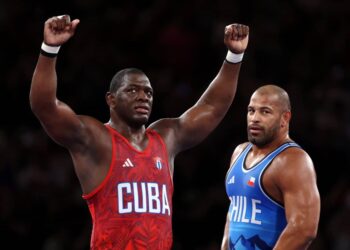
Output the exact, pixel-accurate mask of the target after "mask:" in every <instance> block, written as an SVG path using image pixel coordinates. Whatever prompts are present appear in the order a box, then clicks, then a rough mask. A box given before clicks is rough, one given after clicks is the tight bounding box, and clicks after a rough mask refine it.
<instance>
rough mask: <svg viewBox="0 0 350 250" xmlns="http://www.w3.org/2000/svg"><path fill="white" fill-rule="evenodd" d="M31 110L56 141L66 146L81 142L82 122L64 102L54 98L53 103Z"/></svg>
mask: <svg viewBox="0 0 350 250" xmlns="http://www.w3.org/2000/svg"><path fill="white" fill-rule="evenodd" d="M33 112H34V113H35V115H36V116H37V118H38V119H39V121H40V123H41V125H42V126H43V128H44V129H45V131H46V132H47V134H48V135H49V136H50V137H51V138H52V139H53V140H54V141H55V142H56V143H58V144H60V145H62V146H65V147H68V148H72V147H74V146H75V145H77V144H79V143H81V141H82V133H83V131H84V123H83V121H82V120H81V118H80V116H78V115H77V114H76V113H75V112H74V111H73V110H72V109H71V108H70V107H69V106H68V105H66V104H65V103H63V102H61V101H59V100H56V101H55V103H54V104H52V105H47V107H41V108H37V109H34V110H33Z"/></svg>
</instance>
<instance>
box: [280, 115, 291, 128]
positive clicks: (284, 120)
mask: <svg viewBox="0 0 350 250" xmlns="http://www.w3.org/2000/svg"><path fill="white" fill-rule="evenodd" d="M291 118H292V113H291V112H290V111H286V112H283V114H282V119H281V127H282V128H285V127H288V125H289V122H290V119H291Z"/></svg>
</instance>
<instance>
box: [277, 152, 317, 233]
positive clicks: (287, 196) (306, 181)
mask: <svg viewBox="0 0 350 250" xmlns="http://www.w3.org/2000/svg"><path fill="white" fill-rule="evenodd" d="M285 160H286V162H287V163H286V164H285V165H284V167H283V169H280V171H281V174H280V175H279V180H278V186H279V187H280V189H281V192H282V194H283V202H284V206H285V211H286V219H287V222H288V224H289V225H291V226H293V227H295V229H297V228H298V227H303V228H306V229H307V230H310V231H314V230H317V226H318V221H319V213H320V197H319V192H318V188H317V183H316V174H315V170H314V166H313V163H312V160H311V159H310V157H309V156H308V155H307V154H306V153H305V152H303V151H301V150H297V149H296V150H293V151H292V153H290V154H289V155H288V157H287V158H286V159H285Z"/></svg>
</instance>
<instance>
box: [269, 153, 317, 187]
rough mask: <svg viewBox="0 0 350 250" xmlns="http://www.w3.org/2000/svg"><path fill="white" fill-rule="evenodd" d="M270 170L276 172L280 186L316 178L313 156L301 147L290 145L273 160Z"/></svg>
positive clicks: (276, 179)
mask: <svg viewBox="0 0 350 250" xmlns="http://www.w3.org/2000/svg"><path fill="white" fill-rule="evenodd" d="M270 170H271V171H272V172H273V173H274V176H275V181H276V182H277V183H278V186H281V187H283V186H286V185H290V183H292V182H293V183H300V182H303V181H307V179H309V180H312V179H314V178H315V170H314V165H313V162H312V159H311V157H310V156H309V155H308V154H307V153H306V152H305V151H304V150H303V149H301V148H297V147H290V148H287V149H285V150H284V151H283V152H281V153H280V154H279V155H278V156H276V158H275V159H274V160H273V162H272V164H271V167H270Z"/></svg>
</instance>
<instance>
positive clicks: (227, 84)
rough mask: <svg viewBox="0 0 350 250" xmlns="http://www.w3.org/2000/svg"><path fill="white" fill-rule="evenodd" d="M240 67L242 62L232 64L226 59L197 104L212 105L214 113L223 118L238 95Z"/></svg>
mask: <svg viewBox="0 0 350 250" xmlns="http://www.w3.org/2000/svg"><path fill="white" fill-rule="evenodd" d="M240 68H241V63H237V64H231V63H227V62H226V61H225V62H224V63H223V65H222V67H221V69H220V71H219V73H218V74H217V76H216V77H215V78H214V80H213V81H212V82H211V83H210V86H209V87H208V89H207V90H206V91H205V92H204V94H203V95H202V96H201V98H200V99H199V101H198V103H197V105H209V106H211V107H212V109H213V110H212V111H213V112H214V114H215V115H216V116H218V117H219V119H221V118H222V117H223V116H224V115H225V113H226V112H227V110H228V109H229V107H230V105H231V104H232V102H233V99H234V97H235V95H236V91H237V84H238V77H239V72H240Z"/></svg>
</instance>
